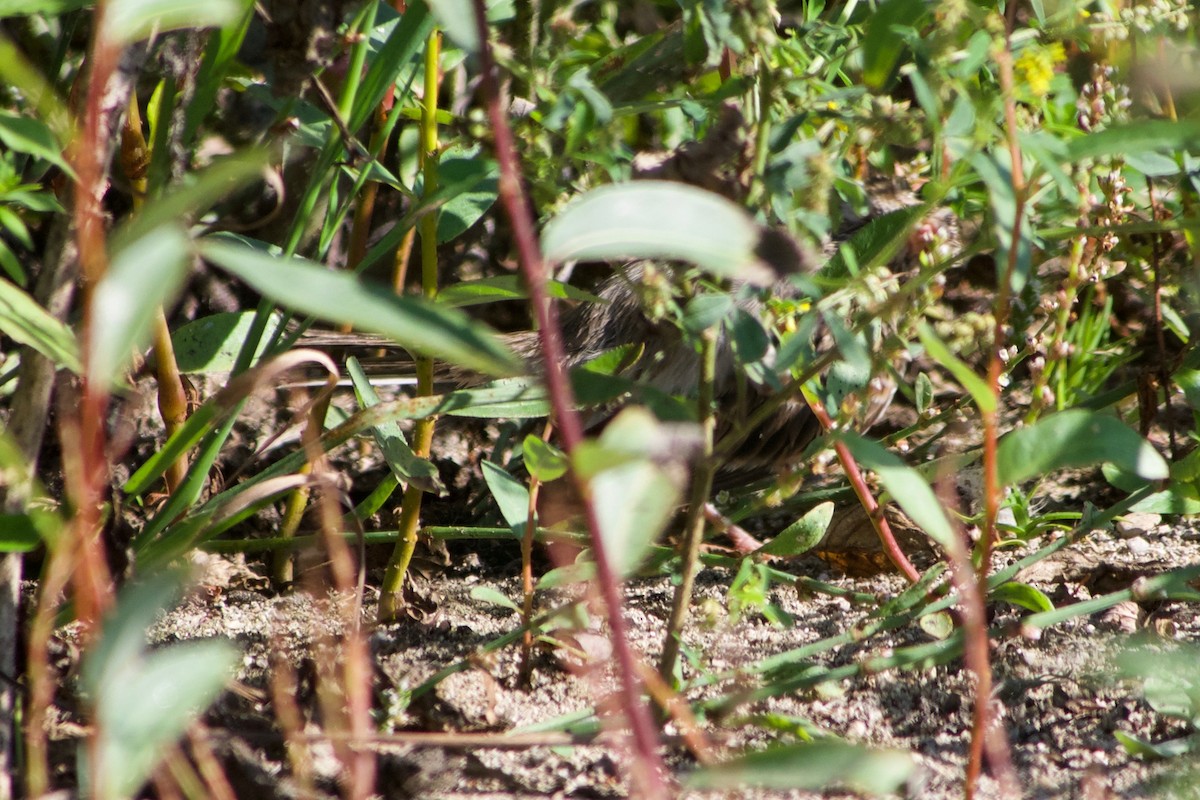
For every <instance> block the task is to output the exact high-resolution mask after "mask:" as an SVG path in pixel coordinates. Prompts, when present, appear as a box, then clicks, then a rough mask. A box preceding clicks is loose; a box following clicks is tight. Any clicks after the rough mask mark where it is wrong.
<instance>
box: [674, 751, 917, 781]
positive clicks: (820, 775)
mask: <svg viewBox="0 0 1200 800" xmlns="http://www.w3.org/2000/svg"><path fill="white" fill-rule="evenodd" d="M914 767H915V763H914V762H913V758H912V756H911V755H910V754H908V753H905V752H903V751H900V750H874V749H870V748H867V747H862V746H859V745H853V744H849V743H847V742H842V741H835V740H826V741H818V742H805V743H801V744H794V745H786V746H776V747H770V748H768V749H766V750H763V751H761V752H756V753H750V754H748V755H744V756H741V757H740V758H735V759H733V760H731V761H727V762H725V763H723V764H716V765H714V766H711V767H706V768H704V769H702V770H700V771H698V772H696V773H693V774H692V775H691V776H690V777H689V778H688V779H687V787H688V788H689V789H696V790H699V789H708V790H714V789H718V790H727V791H731V790H735V789H740V788H745V787H750V786H753V787H759V788H764V789H780V790H783V789H811V790H820V789H825V788H826V787H827V786H829V785H831V784H840V785H844V786H848V787H851V788H853V789H856V790H858V791H862V792H867V793H869V794H886V793H888V792H895V791H898V790H899V789H900V788H901V787H903V786H904V782H905V781H906V780H908V776H909V775H910V774H912V771H913V768H914Z"/></svg>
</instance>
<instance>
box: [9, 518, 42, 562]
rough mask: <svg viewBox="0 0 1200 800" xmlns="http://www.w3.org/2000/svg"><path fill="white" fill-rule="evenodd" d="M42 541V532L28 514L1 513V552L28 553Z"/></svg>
mask: <svg viewBox="0 0 1200 800" xmlns="http://www.w3.org/2000/svg"><path fill="white" fill-rule="evenodd" d="M41 543H42V534H41V533H40V532H39V531H38V528H37V525H35V524H34V522H33V519H32V518H31V517H30V516H29V515H28V514H0V553H28V552H29V551H30V550H35V549H37V548H38V546H39V545H41Z"/></svg>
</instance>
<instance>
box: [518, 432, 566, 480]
mask: <svg viewBox="0 0 1200 800" xmlns="http://www.w3.org/2000/svg"><path fill="white" fill-rule="evenodd" d="M521 449H522V451H523V452H524V453H525V468H526V469H528V470H529V474H530V475H533V476H535V477H536V478H537V479H538V480H539V481H541V482H542V483H548V482H550V481H553V480H557V479H559V478H561V477H562V476H563V475H565V474H566V473H567V464H568V461H567V454H566V453H564V452H563V451H562V450H559V449H558V448H557V447H555V446H554V445H552V444H550V443H549V442H547V441H546V440H545V439H542V438H541V437H540V436H534V435H533V434H530V435H529V436H526V437H525V442H524V443H523V444H522V448H521Z"/></svg>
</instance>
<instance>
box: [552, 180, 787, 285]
mask: <svg viewBox="0 0 1200 800" xmlns="http://www.w3.org/2000/svg"><path fill="white" fill-rule="evenodd" d="M758 241H759V230H758V226H757V225H755V223H754V220H752V219H751V218H750V215H749V214H747V213H746V212H745V211H744V210H743V209H742V208H740V207H739V206H737V205H736V204H735V203H733V202H731V201H729V200H726V199H725V198H724V197H721V196H720V195H718V194H714V193H712V192H707V191H705V190H703V189H698V188H696V187H694V186H688V185H686V184H682V183H672V182H669V181H634V182H632V183H623V184H617V185H610V186H601V187H600V188H598V189H593V190H591V191H590V192H587V193H586V194H584V195H583V196H582V197H579V198H578V199H576V200H575V201H574V202H572V203H571V204H570V205H568V206H567V207H566V208H565V209H564V210H563V212H562V213H561V214H559V215H558V216H557V217H555V218H554V219H553V220H551V221H550V223H549V224H548V225H547V226H546V229H545V231H544V232H543V234H542V249H543V252H544V253H545V255H546V258H548V259H550V260H551V261H553V262H556V263H561V262H563V261H570V260H583V261H604V260H614V259H629V258H669V259H677V260H680V261H688V262H690V263H692V264H695V265H696V266H699V267H702V268H704V269H707V270H709V271H710V272H713V273H715V274H717V275H724V276H729V277H735V276H740V277H744V278H747V279H751V280H763V279H769V278H770V276H771V272H770V270H769V269H768V268H767V267H765V266H764V265H763V264H762V263H761V262H760V261H759V259H758V257H757V256H756V255H755V252H754V251H755V248H756V247H757V246H758Z"/></svg>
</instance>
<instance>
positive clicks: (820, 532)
mask: <svg viewBox="0 0 1200 800" xmlns="http://www.w3.org/2000/svg"><path fill="white" fill-rule="evenodd" d="M832 520H833V503H831V502H826V503H821V504H820V505H818V506H817V507H816V508H813V509H812V510H810V511H809V512H808V513H807V514H805V515H804V516H803V517H801V518H800V519H798V520H796V521H795V522H793V523H792V524H791V525H788V526H787V527H786V528H784V529H783V530H782V531H780V532H779V535H778V536H776V537H775V538H774V539H772V540H771V541H769V542H767V543H766V544H764V545H763V546H762V547H760V548H758V550H756V551H755V552H756V553H762V554H763V555H769V556H783V557H787V556H797V555H800V554H801V553H807V552H808V551H809V550H811V549H813V548H814V547H816V546H817V544H819V543H820V541H821V539H823V538H824V537H825V531H826V530H827V529H828V528H829V523H830V521H832Z"/></svg>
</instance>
